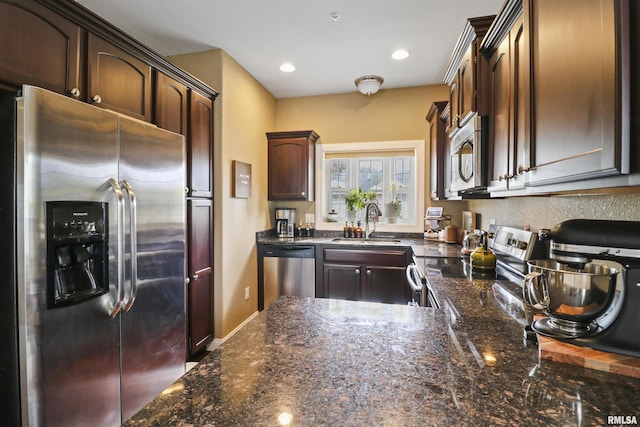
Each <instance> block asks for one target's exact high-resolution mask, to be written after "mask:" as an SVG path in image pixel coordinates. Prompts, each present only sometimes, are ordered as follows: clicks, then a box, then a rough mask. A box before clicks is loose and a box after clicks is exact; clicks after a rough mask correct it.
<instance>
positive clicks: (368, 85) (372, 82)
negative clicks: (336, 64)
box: [355, 76, 384, 96]
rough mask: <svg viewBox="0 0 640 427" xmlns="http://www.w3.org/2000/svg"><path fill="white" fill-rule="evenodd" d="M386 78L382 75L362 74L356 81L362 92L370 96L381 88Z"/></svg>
mask: <svg viewBox="0 0 640 427" xmlns="http://www.w3.org/2000/svg"><path fill="white" fill-rule="evenodd" d="M382 82H384V79H383V78H382V77H380V76H362V77H358V78H357V79H356V81H355V83H356V86H357V87H358V90H359V91H360V93H362V94H364V95H367V96H370V95H373V94H374V93H376V92H377V91H378V90H380V86H381V85H382Z"/></svg>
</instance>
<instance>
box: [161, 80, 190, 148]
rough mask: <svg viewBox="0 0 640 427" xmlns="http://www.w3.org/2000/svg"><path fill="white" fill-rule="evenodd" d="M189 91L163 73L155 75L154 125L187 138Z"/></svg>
mask: <svg viewBox="0 0 640 427" xmlns="http://www.w3.org/2000/svg"><path fill="white" fill-rule="evenodd" d="M188 94H189V89H188V88H187V87H186V86H185V85H183V84H182V83H180V82H178V81H176V80H175V79H172V78H171V77H169V76H167V75H166V74H164V73H161V72H157V73H156V102H155V103H154V117H155V123H156V124H157V125H158V126H159V127H161V128H162V129H166V130H170V131H171V132H175V133H179V134H180V135H185V136H187V110H188V108H189V99H188Z"/></svg>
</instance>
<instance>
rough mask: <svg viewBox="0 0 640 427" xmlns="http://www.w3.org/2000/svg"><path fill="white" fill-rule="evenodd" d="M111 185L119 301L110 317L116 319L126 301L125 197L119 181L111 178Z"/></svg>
mask: <svg viewBox="0 0 640 427" xmlns="http://www.w3.org/2000/svg"><path fill="white" fill-rule="evenodd" d="M109 185H110V186H111V189H112V190H113V192H114V193H115V194H116V205H117V252H118V253H117V254H116V275H117V278H116V290H117V293H118V299H117V300H116V304H115V306H114V307H113V309H112V310H111V313H110V316H111V317H116V315H117V314H118V313H119V312H120V310H121V309H122V303H123V301H124V289H123V286H122V284H123V283H124V279H125V276H124V195H123V194H122V189H121V188H120V185H119V184H118V181H116V180H115V179H113V178H111V179H109Z"/></svg>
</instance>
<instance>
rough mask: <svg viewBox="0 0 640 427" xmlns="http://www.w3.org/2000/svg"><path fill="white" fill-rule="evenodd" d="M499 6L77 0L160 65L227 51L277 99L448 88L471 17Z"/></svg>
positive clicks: (466, 0)
mask: <svg viewBox="0 0 640 427" xmlns="http://www.w3.org/2000/svg"><path fill="white" fill-rule="evenodd" d="M503 1H504V0H108V1H107V0H77V2H78V3H80V4H82V5H83V6H85V7H87V8H88V9H90V10H92V11H93V12H95V13H96V14H97V15H99V16H101V17H103V18H104V19H106V20H107V21H109V22H111V23H112V24H114V25H115V26H116V27H118V28H120V29H121V30H123V31H125V32H126V33H128V34H130V35H131V36H133V37H134V38H135V39H137V40H139V41H140V42H142V43H143V44H145V45H147V46H149V47H150V48H151V49H153V50H155V51H156V52H158V53H159V54H161V55H163V56H170V55H176V54H182V53H191V52H198V51H203V50H208V49H214V48H221V49H224V50H225V51H226V52H227V53H228V54H229V55H231V57H233V58H234V59H235V60H236V61H238V63H240V65H242V66H243V67H244V68H245V69H246V70H247V71H248V72H249V73H250V74H251V75H252V76H254V77H255V78H256V79H257V80H258V81H259V82H260V83H261V84H262V85H263V86H264V87H266V88H267V90H269V92H271V94H273V96H274V97H276V98H289V97H298V96H311V95H324V94H335V93H346V92H355V91H356V90H357V89H356V87H355V85H354V80H355V79H356V78H357V77H359V76H362V75H367V74H377V75H380V76H382V77H383V78H384V84H383V85H382V89H391V88H400V87H411V86H421V85H430V84H439V83H442V77H443V75H444V73H445V71H446V67H447V64H448V61H449V58H450V57H451V53H452V51H453V48H454V46H455V44H456V41H457V40H458V37H459V36H460V33H461V32H462V29H463V28H464V25H465V22H466V18H469V17H476V16H485V15H494V14H496V13H497V12H498V10H499V9H500V7H501V5H502V3H503ZM332 12H337V13H338V14H339V15H340V19H339V20H338V21H337V22H334V21H333V20H332V19H331V17H330V15H331V13H332ZM398 48H403V49H406V50H408V51H409V52H410V53H411V55H410V56H409V58H407V59H405V60H403V61H395V60H393V59H391V57H390V55H391V53H392V52H393V51H394V50H396V49H398ZM284 62H290V63H292V64H293V65H294V66H295V67H296V70H295V71H294V72H293V73H283V72H282V71H280V70H279V66H280V65H281V64H282V63H284Z"/></svg>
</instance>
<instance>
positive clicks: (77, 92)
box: [70, 87, 80, 98]
mask: <svg viewBox="0 0 640 427" xmlns="http://www.w3.org/2000/svg"><path fill="white" fill-rule="evenodd" d="M70 93H71V96H73V97H74V98H80V89H78V88H77V87H74V88H73V89H71V91H70Z"/></svg>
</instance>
